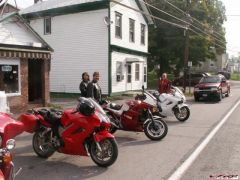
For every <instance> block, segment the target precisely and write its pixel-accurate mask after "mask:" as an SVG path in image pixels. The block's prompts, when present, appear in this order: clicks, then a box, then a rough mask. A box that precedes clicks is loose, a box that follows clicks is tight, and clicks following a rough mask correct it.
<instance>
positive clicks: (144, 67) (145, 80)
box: [143, 65, 147, 83]
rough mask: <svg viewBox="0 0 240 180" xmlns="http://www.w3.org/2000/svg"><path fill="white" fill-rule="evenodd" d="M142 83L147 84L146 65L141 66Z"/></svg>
mask: <svg viewBox="0 0 240 180" xmlns="http://www.w3.org/2000/svg"><path fill="white" fill-rule="evenodd" d="M145 70H146V71H145ZM143 82H144V83H146V82H147V66H146V65H144V66H143Z"/></svg>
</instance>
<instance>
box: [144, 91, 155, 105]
mask: <svg viewBox="0 0 240 180" xmlns="http://www.w3.org/2000/svg"><path fill="white" fill-rule="evenodd" d="M144 95H145V96H146V99H145V100H144V102H145V103H147V104H149V105H152V106H156V102H157V99H156V98H155V97H154V96H153V95H152V94H151V93H149V92H147V91H145V92H144Z"/></svg>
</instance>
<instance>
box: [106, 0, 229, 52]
mask: <svg viewBox="0 0 240 180" xmlns="http://www.w3.org/2000/svg"><path fill="white" fill-rule="evenodd" d="M110 1H111V2H113V3H116V4H118V5H121V6H123V7H126V8H128V9H131V10H134V11H136V12H139V13H141V14H144V15H146V16H149V17H152V18H155V19H157V20H160V21H161V22H164V23H166V24H170V25H172V26H175V27H177V28H181V29H186V26H184V25H182V24H177V23H174V22H171V21H168V20H165V19H162V18H159V17H157V16H154V15H150V14H148V13H145V12H144V11H142V10H138V9H135V8H133V7H130V6H128V5H125V4H123V3H120V2H118V1H116V0H110ZM189 30H190V31H192V32H194V33H196V34H197V35H200V36H202V37H203V38H207V37H206V36H204V35H202V34H201V33H199V32H197V31H195V30H193V29H192V28H189ZM203 32H204V31H203ZM204 34H205V35H207V36H209V34H207V33H205V32H204ZM214 44H216V46H218V47H221V48H223V49H224V50H226V47H224V46H223V45H221V44H218V43H216V42H214ZM224 45H225V44H224ZM228 50H229V51H233V50H230V49H228Z"/></svg>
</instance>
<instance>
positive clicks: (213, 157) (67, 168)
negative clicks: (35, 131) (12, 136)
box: [14, 85, 240, 180]
mask: <svg viewBox="0 0 240 180" xmlns="http://www.w3.org/2000/svg"><path fill="white" fill-rule="evenodd" d="M235 87H236V88H232V93H231V96H230V97H228V98H224V99H223V101H222V102H221V103H214V102H200V103H195V102H194V101H193V100H190V101H189V102H188V103H189V104H190V108H191V117H190V119H189V120H188V121H186V122H184V123H180V122H178V121H177V120H175V119H174V118H172V119H171V118H169V119H167V120H166V122H167V123H168V126H169V133H168V135H167V136H166V138H165V139H163V140H162V141H160V142H153V141H150V140H148V139H147V138H146V137H145V135H144V134H143V133H134V132H123V131H118V132H117V133H116V134H115V135H116V137H117V141H118V145H119V157H118V160H117V162H116V163H115V164H114V165H113V166H111V167H109V168H99V167H97V166H96V165H95V164H94V163H93V162H92V160H91V159H90V158H88V157H79V156H68V155H64V154H59V153H55V154H54V155H53V156H52V157H50V158H49V159H48V160H43V159H40V158H38V157H37V156H36V155H35V154H34V152H33V150H32V147H31V138H32V135H29V134H23V135H21V136H20V137H18V138H17V139H16V140H17V147H16V149H15V150H14V162H15V164H16V167H20V166H21V167H22V168H23V171H22V172H21V174H20V175H19V176H18V177H17V178H16V179H17V180H20V179H22V180H33V179H34V180H47V179H51V180H68V179H69V180H72V179H98V180H106V179H109V180H110V179H111V180H113V179H114V180H118V179H119V180H120V179H121V180H122V179H126V180H128V179H129V180H135V179H136V180H137V179H144V180H148V179H149V180H152V179H167V178H168V177H169V176H170V175H171V174H172V173H173V172H174V171H175V170H176V169H177V167H179V166H180V165H181V164H182V162H183V161H184V160H185V159H186V158H187V157H188V156H189V155H190V154H191V152H192V151H193V150H194V149H195V148H196V147H197V146H198V144H199V143H200V142H201V141H202V140H203V139H204V137H205V136H206V135H207V134H208V133H209V132H210V131H211V129H212V128H213V127H214V126H215V125H216V124H217V123H218V122H219V121H220V120H221V119H222V117H223V116H224V115H225V114H226V113H227V112H228V111H229V109H230V108H231V107H232V106H233V105H234V104H235V103H236V101H237V100H238V99H239V98H240V93H239V89H240V88H239V87H240V86H238V85H235ZM238 111H239V109H238ZM236 116H237V114H236V115H235V116H234V115H233V116H232V117H233V118H231V121H229V122H228V123H227V126H226V127H224V128H223V129H221V131H220V133H221V134H219V135H218V136H217V139H214V140H213V141H212V142H211V143H210V145H209V146H208V148H207V149H206V152H205V151H204V152H203V153H202V154H201V156H200V159H197V161H196V164H194V165H193V167H192V168H191V170H190V171H189V172H191V171H193V173H189V172H188V171H187V173H186V174H185V175H184V177H183V179H184V180H188V179H189V180H192V179H194V177H195V176H193V175H195V174H196V175H197V176H200V178H198V177H197V176H196V179H208V177H209V175H211V174H212V175H214V174H215V173H227V172H229V171H228V169H227V168H226V169H225V166H222V167H221V168H218V158H219V156H223V157H225V158H227V160H229V159H237V158H238V159H239V156H238V152H239V150H240V146H239V142H238V143H236V141H237V140H236V139H234V138H235V137H236V138H237V137H239V136H237V135H239V132H237V127H239V120H237V119H236V120H235V121H234V120H233V119H235V118H236ZM235 126H236V127H235ZM227 127H228V128H227ZM229 128H231V129H234V132H235V133H234V132H233V134H231V133H229V131H230V129H229ZM225 131H226V132H225ZM224 132H225V133H224ZM224 139H226V141H227V142H228V143H227V144H224V145H222V143H221V142H223V141H224ZM234 143H236V144H235V145H234ZM228 146H229V147H232V148H228V150H227V151H226V152H231V153H232V155H231V156H230V155H227V154H225V150H221V149H222V148H223V147H226V148H227V147H228ZM216 151H217V152H218V153H219V154H216V153H214V152H216ZM223 154H224V155H223ZM218 155H219V156H218ZM205 156H206V159H205ZM209 162H212V163H213V164H212V163H209ZM223 162H224V161H223V159H220V162H219V163H220V164H222V165H224V163H223ZM235 166H236V171H237V170H239V169H240V164H239V163H238V161H237V160H236V161H235V160H234V161H233V162H231V163H229V167H232V169H234V167H235ZM215 167H216V168H215ZM211 168H212V169H211ZM218 170H219V171H218ZM231 173H237V172H234V171H233V172H231Z"/></svg>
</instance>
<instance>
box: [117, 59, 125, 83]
mask: <svg viewBox="0 0 240 180" xmlns="http://www.w3.org/2000/svg"><path fill="white" fill-rule="evenodd" d="M116 65H117V67H116V68H117V69H116V70H117V82H120V81H122V77H123V76H122V62H117V64H116Z"/></svg>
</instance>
